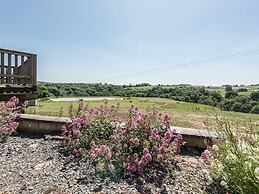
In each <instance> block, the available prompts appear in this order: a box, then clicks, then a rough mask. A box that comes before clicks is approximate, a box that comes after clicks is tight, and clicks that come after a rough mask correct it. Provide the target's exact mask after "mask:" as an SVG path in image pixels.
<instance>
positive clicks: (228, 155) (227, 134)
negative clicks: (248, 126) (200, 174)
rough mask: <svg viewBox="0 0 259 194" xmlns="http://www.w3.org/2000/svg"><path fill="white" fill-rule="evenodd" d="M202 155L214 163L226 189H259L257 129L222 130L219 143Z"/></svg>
mask: <svg viewBox="0 0 259 194" xmlns="http://www.w3.org/2000/svg"><path fill="white" fill-rule="evenodd" d="M201 157H202V158H203V159H204V160H205V161H207V162H209V163H210V165H211V169H212V172H213V173H214V175H215V178H217V179H219V180H220V181H221V182H220V183H221V185H222V186H223V187H225V188H226V189H228V190H230V191H232V192H237V193H256V192H257V191H258V190H259V185H258V181H259V138H258V135H257V134H256V133H244V132H242V133H240V132H237V131H235V132H233V131H232V130H231V129H226V130H223V131H221V133H220V134H219V139H218V140H217V141H216V144H214V145H212V146H208V148H207V150H205V151H204V152H203V153H202V155H201Z"/></svg>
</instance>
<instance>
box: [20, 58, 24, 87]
mask: <svg viewBox="0 0 259 194" xmlns="http://www.w3.org/2000/svg"><path fill="white" fill-rule="evenodd" d="M23 65H24V56H23V55H22V56H21V66H23ZM23 82H24V79H22V78H21V79H19V84H23Z"/></svg>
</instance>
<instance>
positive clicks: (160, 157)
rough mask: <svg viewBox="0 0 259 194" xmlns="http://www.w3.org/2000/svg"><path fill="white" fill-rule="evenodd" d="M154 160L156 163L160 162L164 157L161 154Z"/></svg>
mask: <svg viewBox="0 0 259 194" xmlns="http://www.w3.org/2000/svg"><path fill="white" fill-rule="evenodd" d="M156 159H157V161H158V162H162V161H163V160H164V156H163V155H162V154H158V155H157V157H156Z"/></svg>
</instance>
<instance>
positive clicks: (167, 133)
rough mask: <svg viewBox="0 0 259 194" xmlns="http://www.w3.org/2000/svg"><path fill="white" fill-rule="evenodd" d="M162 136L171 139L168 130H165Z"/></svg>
mask: <svg viewBox="0 0 259 194" xmlns="http://www.w3.org/2000/svg"><path fill="white" fill-rule="evenodd" d="M164 137H165V138H166V139H169V140H170V139H171V133H170V132H169V131H166V132H165V135H164Z"/></svg>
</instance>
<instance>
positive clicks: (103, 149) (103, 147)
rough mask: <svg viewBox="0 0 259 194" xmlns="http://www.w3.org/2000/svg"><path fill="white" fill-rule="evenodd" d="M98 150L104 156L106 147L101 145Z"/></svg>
mask: <svg viewBox="0 0 259 194" xmlns="http://www.w3.org/2000/svg"><path fill="white" fill-rule="evenodd" d="M100 149H101V153H103V154H104V153H105V151H106V145H101V147H100Z"/></svg>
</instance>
